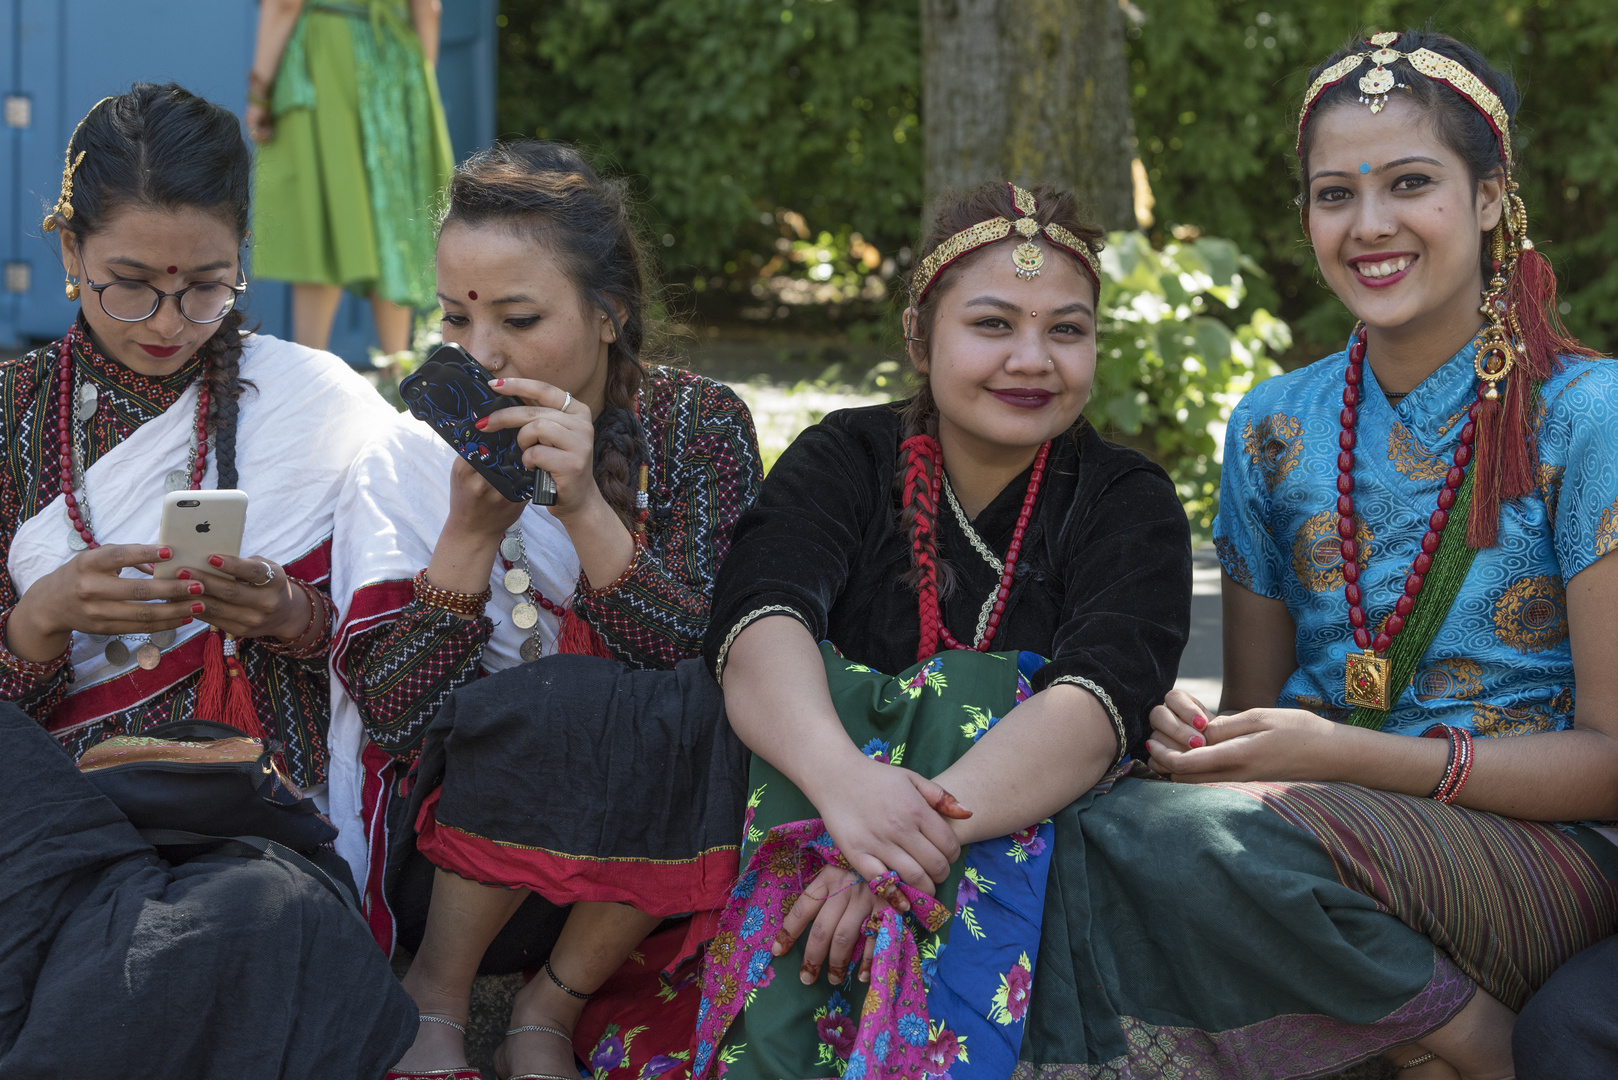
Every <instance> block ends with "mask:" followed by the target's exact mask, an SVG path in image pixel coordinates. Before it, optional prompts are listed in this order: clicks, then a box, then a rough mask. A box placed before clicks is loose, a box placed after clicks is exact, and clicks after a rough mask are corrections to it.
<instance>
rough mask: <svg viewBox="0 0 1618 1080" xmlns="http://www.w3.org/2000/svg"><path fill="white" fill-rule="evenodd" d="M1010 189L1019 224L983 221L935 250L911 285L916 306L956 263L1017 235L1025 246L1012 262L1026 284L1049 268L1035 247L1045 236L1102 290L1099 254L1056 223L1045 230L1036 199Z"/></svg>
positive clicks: (920, 265) (919, 267) (1013, 255)
mask: <svg viewBox="0 0 1618 1080" xmlns="http://www.w3.org/2000/svg"><path fill="white" fill-rule="evenodd" d="M1006 186H1007V187H1009V188H1010V189H1011V201H1012V203H1013V204H1014V205H1015V206H1016V208H1017V217H1016V220H1012V219H1010V218H1004V217H994V218H990V219H989V220H988V221H980V222H978V223H977V224H976V225H973V226H971V227H970V228H966V229H962V230H961V231H960V232H958V233H956V234H955V235H954V236H952V237H950V238H949V239H948V240H945V241H944V242H943V243H942V244H939V245H938V246H937V247H936V248H934V249H933V250H932V251H931V252H930V253H928V255H927V257H926V258H924V259H922V260H921V262H919V263H917V264H916V276H915V278H914V279H913V281H912V285H911V291H912V293H913V295H914V296H915V300H914V303H917V304H920V303H921V302H922V300H923V299H925V298H926V296H927V292H928V290H929V289H931V288H932V287H933V284H934V283H935V282H936V281H937V280H938V275H939V274H941V273H943V272H944V269H945V268H946V267H948V266H949V265H950V264H951V263H953V262H954V261H955V260H957V259H959V258H961V257H962V256H964V255H968V254H970V253H972V252H974V251H976V250H977V249H978V248H980V247H983V246H985V245H986V244H993V243H995V242H997V241H1000V240H1004V239H1005V238H1006V237H1008V236H1010V235H1011V233H1012V232H1013V231H1015V232H1016V233H1017V235H1018V236H1020V237H1022V243H1020V244H1018V245H1017V246H1016V248H1014V249H1013V250H1012V252H1011V261H1012V263H1013V264H1014V265H1015V266H1016V268H1017V276H1018V277H1020V278H1022V279H1023V280H1024V281H1028V280H1031V279H1033V278H1036V277H1038V276H1039V271H1040V269H1041V268H1042V267H1043V266H1044V265H1045V252H1044V251H1043V250H1041V249H1040V247H1039V245H1038V244H1036V243H1034V239H1035V238H1036V237H1038V236H1040V235H1041V234H1043V235H1044V236H1045V238H1046V239H1047V240H1049V241H1050V242H1051V243H1053V244H1055V245H1056V246H1057V247H1059V248H1061V249H1062V250H1064V251H1067V252H1069V253H1071V254H1072V255H1074V256H1076V257H1077V258H1078V260H1079V262H1080V263H1082V264H1083V266H1084V269H1085V272H1086V273H1088V274H1089V275H1090V280H1091V281H1092V282H1094V283H1095V286H1096V288H1097V289H1098V290H1099V289H1100V288H1101V267H1100V265H1099V264H1098V263H1097V262H1096V256H1095V252H1094V251H1092V250H1091V248H1090V245H1089V244H1087V243H1085V242H1084V241H1083V240H1080V239H1079V238H1078V237H1077V236H1074V235H1073V233H1071V232H1069V231H1068V230H1067V229H1064V228H1063V227H1062V226H1060V225H1057V224H1056V223H1054V222H1052V223H1051V224H1049V225H1046V226H1043V227H1041V226H1040V224H1039V222H1038V221H1037V220H1036V219H1035V217H1034V214H1035V213H1036V212H1037V211H1038V210H1039V204H1038V203H1037V202H1036V201H1035V200H1034V197H1033V195H1031V194H1029V193H1028V192H1027V191H1024V190H1023V189H1022V188H1020V187H1018V186H1017V185H1016V184H1012V183H1009V182H1008V183H1007V184H1006Z"/></svg>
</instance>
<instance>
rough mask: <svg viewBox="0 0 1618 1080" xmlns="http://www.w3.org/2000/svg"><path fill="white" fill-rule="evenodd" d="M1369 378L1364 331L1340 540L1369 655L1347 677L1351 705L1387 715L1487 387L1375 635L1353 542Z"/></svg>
mask: <svg viewBox="0 0 1618 1080" xmlns="http://www.w3.org/2000/svg"><path fill="white" fill-rule="evenodd" d="M1364 378H1365V328H1364V327H1361V328H1360V329H1359V332H1358V333H1357V334H1355V336H1354V344H1353V345H1352V346H1350V347H1349V350H1348V368H1347V369H1346V370H1345V371H1344V373H1343V381H1344V382H1345V383H1346V385H1345V386H1344V387H1343V411H1342V413H1341V414H1340V417H1339V418H1340V421H1341V423H1342V427H1343V430H1342V433H1341V434H1340V435H1338V436H1337V446H1338V448H1339V451H1340V452H1339V453H1338V455H1337V492H1338V494H1337V535H1338V537H1339V539H1340V544H1339V548H1340V550H1341V551H1342V555H1343V598H1344V599H1345V600H1346V601H1348V622H1349V625H1350V626H1351V627H1353V630H1354V644H1355V645H1357V646H1359V647H1360V648H1362V649H1364V650H1365V653H1364V655H1363V656H1355V655H1353V654H1352V653H1351V654H1349V657H1348V668H1347V672H1346V676H1345V681H1346V691H1347V696H1348V700H1349V703H1350V704H1353V705H1361V706H1365V707H1367V708H1373V709H1387V708H1388V706H1389V704H1390V702H1389V693H1388V691H1389V687H1388V674H1389V670H1390V667H1389V662H1388V660H1387V657H1386V655H1385V654H1386V653H1387V651H1388V649H1389V648H1390V647H1391V646H1392V645H1393V639H1394V638H1396V637H1398V636H1399V632H1400V631H1402V630H1403V629H1404V627H1405V620H1406V619H1408V618H1409V617H1410V613H1411V611H1412V610H1414V609H1415V606H1416V597H1418V596H1420V595H1421V587H1422V582H1423V580H1424V578H1425V577H1426V574H1427V571H1428V570H1430V569H1432V565H1433V553H1434V552H1436V551H1437V550H1438V544H1439V541H1440V540H1441V539H1442V537H1443V533H1444V527H1445V526H1446V525H1447V524H1448V523H1449V511H1450V508H1451V507H1452V506H1454V505H1455V492H1456V490H1457V489H1458V488H1460V486H1461V484H1462V483H1463V482H1464V481H1465V480H1466V466H1467V463H1468V462H1470V461H1471V460H1472V444H1473V441H1474V440H1475V439H1476V438H1477V424H1476V421H1477V415H1478V410H1479V409H1480V408H1481V407H1482V400H1483V395H1484V392H1485V391H1486V389H1487V388H1488V384H1487V383H1480V385H1479V386H1478V400H1477V401H1474V402H1473V403H1472V405H1471V407H1470V408H1469V409H1468V410H1467V420H1466V424H1465V425H1464V426H1462V428H1461V434H1460V440H1461V441H1460V445H1459V446H1457V447H1456V448H1455V457H1454V462H1455V463H1454V465H1453V466H1451V468H1450V470H1449V472H1448V473H1447V474H1446V475H1445V477H1444V486H1443V488H1442V489H1441V490H1440V491H1439V493H1438V509H1436V510H1434V511H1433V512H1432V515H1431V516H1430V517H1429V518H1428V519H1427V533H1426V535H1425V536H1423V537H1422V538H1421V550H1420V551H1419V552H1417V553H1416V558H1415V560H1414V561H1413V562H1412V564H1411V567H1410V573H1409V575H1408V576H1406V578H1405V583H1404V593H1403V595H1401V596H1400V597H1399V600H1398V602H1397V603H1395V604H1394V606H1393V614H1391V615H1389V616H1388V621H1387V625H1386V626H1384V627H1383V629H1382V630H1381V631H1380V632H1378V633H1377V634H1376V636H1375V637H1373V636H1372V635H1371V629H1370V626H1369V625H1368V621H1367V618H1366V614H1365V608H1364V606H1363V605H1362V600H1363V599H1364V597H1363V594H1362V593H1361V591H1360V586H1359V580H1360V565H1359V562H1358V558H1359V543H1358V542H1357V541H1356V540H1355V539H1354V532H1355V528H1354V442H1355V439H1354V429H1355V427H1356V425H1357V424H1358V422H1359V409H1358V406H1359V404H1360V386H1361V385H1362V384H1363V382H1364Z"/></svg>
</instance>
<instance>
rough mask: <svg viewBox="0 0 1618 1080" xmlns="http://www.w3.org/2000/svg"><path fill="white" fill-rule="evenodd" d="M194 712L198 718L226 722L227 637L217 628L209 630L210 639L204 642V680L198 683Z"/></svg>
mask: <svg viewBox="0 0 1618 1080" xmlns="http://www.w3.org/2000/svg"><path fill="white" fill-rule="evenodd" d="M194 712H195V714H196V717H197V719H198V720H213V721H215V722H216V723H221V724H222V723H224V717H225V639H224V636H223V635H221V634H220V633H219V631H217V630H210V631H208V640H206V641H204V642H203V643H202V681H201V682H199V683H198V684H197V703H196V705H195V706H194Z"/></svg>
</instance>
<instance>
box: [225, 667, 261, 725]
mask: <svg viewBox="0 0 1618 1080" xmlns="http://www.w3.org/2000/svg"><path fill="white" fill-rule="evenodd" d="M225 685H226V689H225V719H224V722H225V723H227V724H229V725H230V726H231V727H233V728H236V729H238V730H239V731H241V733H242V734H244V735H246V736H248V737H249V738H253V739H257V740H259V741H260V742H264V741H265V738H266V735H265V731H264V727H263V725H261V724H260V723H259V722H258V710H257V709H255V708H253V688H252V687H251V686H249V685H248V684H247V671H246V670H245V669H244V668H243V667H242V662H241V661H240V660H238V659H237V658H236V657H235V656H227V657H226V658H225Z"/></svg>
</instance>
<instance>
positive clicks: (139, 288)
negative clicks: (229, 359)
mask: <svg viewBox="0 0 1618 1080" xmlns="http://www.w3.org/2000/svg"><path fill="white" fill-rule="evenodd" d="M84 283H85V284H86V285H88V286H89V287H90V290H91V291H92V292H94V293H95V294H96V296H97V298H98V299H100V301H101V310H102V311H105V312H106V313H107V315H108V317H109V318H113V319H117V320H118V321H119V322H144V321H145V320H147V319H150V318H151V317H152V316H153V315H156V314H157V309H158V308H159V307H161V306H162V304H163V300H164V298H165V297H170V296H172V297H174V299H175V301H176V302H177V303H178V304H179V305H180V314H181V315H184V316H185V317H186V319H188V320H189V321H191V322H194V323H202V324H207V323H216V322H218V321H219V320H220V319H223V318H224V317H225V316H226V315H229V314H230V311H231V309H232V308H234V307H235V306H236V301H237V299H238V298H239V297H240V296H241V295H242V293H244V292H246V291H247V278H246V276H245V275H244V276H243V277H242V279H241V280H240V281H239V282H238V283H237V284H235V285H229V284H226V283H225V282H223V281H199V282H197V283H196V284H194V285H187V286H186V287H185V288H183V289H181V290H180V291H179V292H164V291H163V290H161V289H159V288H158V287H157V286H156V285H148V284H147V283H146V282H144V281H109V282H107V283H106V284H104V285H97V284H96V283H95V282H93V281H91V280H90V278H89V276H88V275H86V276H85V279H84Z"/></svg>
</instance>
